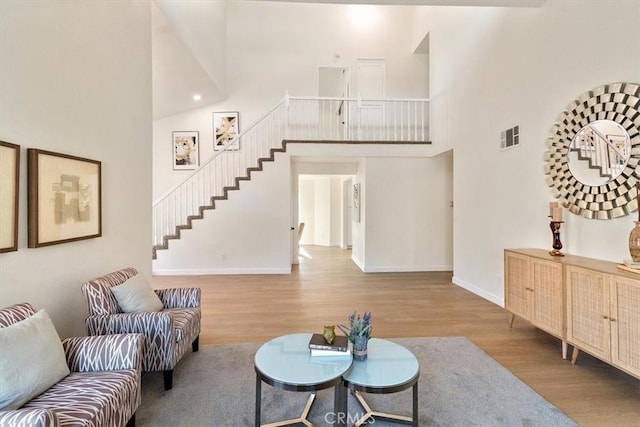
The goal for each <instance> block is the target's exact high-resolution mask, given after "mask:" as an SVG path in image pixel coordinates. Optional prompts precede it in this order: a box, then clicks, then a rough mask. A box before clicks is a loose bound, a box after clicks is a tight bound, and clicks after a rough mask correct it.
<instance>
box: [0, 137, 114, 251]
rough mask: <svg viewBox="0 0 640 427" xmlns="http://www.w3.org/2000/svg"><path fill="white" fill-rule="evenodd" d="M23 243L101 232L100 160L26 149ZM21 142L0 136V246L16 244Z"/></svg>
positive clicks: (56, 241)
mask: <svg viewBox="0 0 640 427" xmlns="http://www.w3.org/2000/svg"><path fill="white" fill-rule="evenodd" d="M27 175H28V176H27V210H28V212H27V216H28V239H27V240H28V242H27V243H28V247H30V248H37V247H41V246H49V245H55V244H59V243H66V242H73V241H76V240H83V239H91V238H95V237H100V236H102V163H101V162H99V161H97V160H91V159H85V158H82V157H76V156H70V155H67V154H60V153H54V152H51V151H44V150H37V149H32V148H30V149H28V150H27ZM19 183H20V146H19V145H16V144H10V143H7V142H0V252H11V251H16V250H18V218H19V215H18V210H19V209H18V206H19V189H20V185H19Z"/></svg>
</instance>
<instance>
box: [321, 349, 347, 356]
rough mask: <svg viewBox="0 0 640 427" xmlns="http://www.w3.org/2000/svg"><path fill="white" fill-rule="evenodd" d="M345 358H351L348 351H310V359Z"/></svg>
mask: <svg viewBox="0 0 640 427" xmlns="http://www.w3.org/2000/svg"><path fill="white" fill-rule="evenodd" d="M327 356H328V357H346V356H351V352H350V351H349V350H346V351H338V350H318V349H316V348H312V349H311V357H327Z"/></svg>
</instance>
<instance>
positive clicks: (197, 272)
mask: <svg viewBox="0 0 640 427" xmlns="http://www.w3.org/2000/svg"><path fill="white" fill-rule="evenodd" d="M152 273H153V275H154V276H207V275H230V274H291V267H289V268H286V267H285V268H202V269H176V270H170V269H159V270H155V269H154V270H153V271H152Z"/></svg>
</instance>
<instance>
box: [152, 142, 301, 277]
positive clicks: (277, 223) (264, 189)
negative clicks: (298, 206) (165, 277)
mask: <svg viewBox="0 0 640 427" xmlns="http://www.w3.org/2000/svg"><path fill="white" fill-rule="evenodd" d="M290 176H291V167H290V162H289V158H288V156H287V155H286V154H277V155H276V160H275V162H265V163H264V169H263V170H262V171H261V172H258V173H254V174H252V178H251V181H243V182H241V184H240V190H238V191H230V192H229V199H228V200H223V201H217V202H216V208H215V209H214V210H209V211H205V215H204V219H202V220H197V221H194V222H193V228H192V229H191V230H185V231H182V236H181V238H180V239H179V240H171V241H170V242H169V250H161V251H158V258H157V259H156V260H155V261H154V263H153V271H154V273H156V274H270V273H276V274H286V273H289V272H290V271H291V253H292V252H291V244H292V234H293V233H297V230H291V229H290V227H291V226H292V220H291V196H292V189H291V178H290Z"/></svg>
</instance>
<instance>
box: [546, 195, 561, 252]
mask: <svg viewBox="0 0 640 427" xmlns="http://www.w3.org/2000/svg"><path fill="white" fill-rule="evenodd" d="M549 218H551V222H550V223H549V227H550V228H551V234H552V236H553V244H552V245H551V246H552V247H553V250H552V251H549V253H550V254H551V255H553V256H564V254H563V253H562V252H560V249H562V242H561V241H560V226H561V225H562V223H563V222H564V221H563V220H562V208H561V207H560V205H559V203H558V202H551V203H549Z"/></svg>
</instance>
